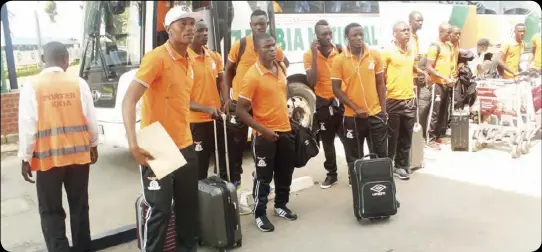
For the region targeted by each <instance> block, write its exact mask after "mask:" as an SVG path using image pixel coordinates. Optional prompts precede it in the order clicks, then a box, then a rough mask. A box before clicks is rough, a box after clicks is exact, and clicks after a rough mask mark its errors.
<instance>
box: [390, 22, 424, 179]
mask: <svg viewBox="0 0 542 252" xmlns="http://www.w3.org/2000/svg"><path fill="white" fill-rule="evenodd" d="M393 35H394V37H395V40H394V44H393V45H391V46H390V48H388V49H387V50H384V51H383V52H382V62H383V65H384V74H385V75H384V77H385V80H386V87H387V99H386V107H387V109H388V113H389V121H388V157H389V158H391V159H393V160H394V161H395V162H394V163H395V170H394V175H395V176H396V177H398V178H399V179H403V180H406V179H409V175H408V174H409V172H408V171H409V169H410V164H409V161H410V160H409V152H410V146H411V143H412V129H413V128H414V122H415V116H416V100H415V94H414V81H413V80H414V78H413V76H412V75H414V74H413V73H412V70H413V69H414V70H417V69H418V68H417V67H415V65H414V56H415V55H414V50H413V49H412V48H411V45H412V44H411V43H409V40H410V29H409V26H408V24H406V23H405V22H398V23H396V24H395V25H394V26H393Z"/></svg>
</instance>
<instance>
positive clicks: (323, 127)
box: [320, 122, 326, 131]
mask: <svg viewBox="0 0 542 252" xmlns="http://www.w3.org/2000/svg"><path fill="white" fill-rule="evenodd" d="M320 130H322V131H324V130H326V123H323V122H321V123H320Z"/></svg>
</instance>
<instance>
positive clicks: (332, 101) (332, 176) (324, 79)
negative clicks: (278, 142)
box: [303, 20, 344, 189]
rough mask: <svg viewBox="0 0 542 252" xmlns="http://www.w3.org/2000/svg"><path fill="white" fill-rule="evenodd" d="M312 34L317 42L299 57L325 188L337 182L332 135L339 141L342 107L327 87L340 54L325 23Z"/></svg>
mask: <svg viewBox="0 0 542 252" xmlns="http://www.w3.org/2000/svg"><path fill="white" fill-rule="evenodd" d="M314 31H315V32H316V38H317V39H315V40H314V41H313V42H312V46H311V49H310V50H309V51H307V52H305V54H304V55H303V64H304V65H305V71H307V79H308V81H309V85H310V86H311V87H312V88H313V89H314V93H315V94H316V113H315V114H314V125H313V126H314V127H313V128H315V129H316V128H318V135H319V138H320V140H321V141H322V145H323V147H324V154H325V157H326V161H325V162H324V168H325V169H326V170H327V176H326V179H325V180H324V182H322V184H321V185H320V187H321V188H323V189H327V188H330V187H331V186H332V185H333V184H335V183H337V181H338V180H337V160H336V159H337V157H336V155H335V135H338V136H339V138H340V139H341V141H343V136H344V133H343V130H342V118H343V114H344V105H343V104H342V103H339V101H338V100H337V99H336V98H335V95H333V88H332V87H331V64H332V63H333V59H334V58H335V57H336V56H337V55H339V54H340V53H341V51H339V50H340V49H339V48H337V47H336V46H335V45H334V44H333V43H331V37H332V36H333V34H332V31H331V28H329V24H328V23H327V21H325V20H320V21H318V22H317V23H316V25H315V27H314Z"/></svg>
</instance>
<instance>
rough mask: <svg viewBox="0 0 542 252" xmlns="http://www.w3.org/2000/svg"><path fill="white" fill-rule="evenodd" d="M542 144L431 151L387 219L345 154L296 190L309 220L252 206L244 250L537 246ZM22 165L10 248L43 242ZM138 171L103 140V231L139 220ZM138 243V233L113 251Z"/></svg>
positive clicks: (96, 222)
mask: <svg viewBox="0 0 542 252" xmlns="http://www.w3.org/2000/svg"><path fill="white" fill-rule="evenodd" d="M336 146H337V149H338V150H337V153H338V155H341V153H344V152H343V151H342V150H340V149H341V147H342V146H341V145H340V143H339V142H338V141H337V143H336ZM540 152H541V148H540V143H539V142H536V143H535V145H534V147H533V148H532V149H531V152H530V153H529V154H527V155H523V156H521V157H520V158H519V159H511V157H510V155H509V154H508V153H507V152H503V151H499V150H494V149H485V150H482V151H479V152H477V153H468V152H451V151H449V150H446V149H444V150H442V151H440V152H433V151H429V150H427V151H426V168H424V169H422V170H419V171H418V172H416V173H415V174H414V175H413V176H412V178H411V179H410V181H398V182H397V186H398V198H399V200H400V201H401V208H400V209H399V213H398V214H397V215H396V216H394V217H392V218H391V219H390V220H389V221H386V222H382V223H368V222H365V221H363V222H362V223H357V222H356V220H355V218H354V216H353V210H352V194H351V189H350V187H348V183H347V180H346V179H347V178H346V176H345V175H346V164H345V161H344V157H339V158H338V159H339V167H340V171H339V173H340V177H339V179H340V182H339V184H338V185H336V186H334V187H332V188H331V189H328V190H322V189H320V188H319V187H317V186H315V187H313V188H310V189H307V190H304V191H302V192H299V193H296V194H294V195H293V196H292V198H291V204H290V207H291V208H292V209H293V210H295V211H296V212H298V213H299V215H300V218H299V220H297V221H295V222H287V221H284V220H278V219H276V218H275V217H271V221H273V223H274V224H275V226H276V230H275V232H273V233H262V232H260V231H258V230H257V228H256V227H255V226H254V224H253V219H252V216H251V215H248V216H243V217H242V229H243V247H242V248H240V249H236V250H235V251H261V252H265V251H296V252H297V251H299V250H300V249H303V250H304V251H371V252H373V251H382V252H384V251H405V252H408V251H413V252H420V251H436V250H437V249H438V250H443V251H477V252H478V251H503V252H505V251H506V252H508V251H534V250H535V249H536V248H538V246H540V241H541V235H542V232H541V228H540V223H541V199H540V194H541V193H540V189H541V183H540V181H541V173H540V170H541V168H540V167H541V164H542V161H541V156H540ZM245 158H246V162H245V165H244V170H245V173H244V178H243V181H246V182H245V185H244V186H245V187H250V186H251V185H250V183H248V182H249V181H250V174H251V171H252V161H251V160H250V157H249V155H248V153H247V156H246V157H245ZM322 162H323V153H321V154H319V155H318V156H317V157H316V158H314V159H313V160H311V161H310V162H309V164H308V166H307V167H305V168H302V169H297V170H296V172H295V177H300V176H306V175H309V176H312V177H313V178H314V180H315V181H321V180H322V179H323V177H324V176H325V172H324V171H323V167H322ZM19 169H20V162H19V161H18V160H17V159H16V158H14V157H9V156H8V157H3V158H2V170H1V183H2V195H1V196H2V204H1V209H2V219H1V226H2V229H1V231H2V232H1V234H2V235H1V241H2V245H3V246H4V248H6V249H7V250H8V251H23V252H24V251H43V238H42V236H41V229H40V226H39V216H38V213H37V211H36V209H37V206H36V202H37V201H36V193H35V187H34V186H33V185H30V184H28V183H26V182H24V181H23V180H22V178H21V176H20V172H19V171H20V170H19ZM138 173H139V171H138V169H137V166H136V165H135V163H134V162H133V161H132V160H131V158H130V156H129V153H127V152H126V151H124V150H120V149H114V148H110V147H106V146H100V161H99V163H98V164H97V165H95V166H94V167H93V168H92V172H91V185H90V207H91V209H90V214H91V216H90V217H91V229H92V234H93V236H96V235H99V234H101V233H103V232H105V231H106V230H108V229H112V228H118V227H120V226H123V225H128V224H133V223H134V218H135V217H134V200H135V198H136V196H137V195H138V194H139V193H140V191H141V188H140V183H139V180H138ZM270 206H271V208H272V204H270ZM65 209H66V210H68V209H67V204H65ZM270 210H271V209H270ZM270 216H271V215H270ZM67 229H68V232H69V226H67ZM68 236H69V235H68ZM136 250H137V246H136V244H135V242H130V243H126V244H123V245H120V246H117V247H113V248H110V249H107V250H105V251H115V252H116V251H118V252H121V251H136ZM203 251H211V250H208V249H204V250H203Z"/></svg>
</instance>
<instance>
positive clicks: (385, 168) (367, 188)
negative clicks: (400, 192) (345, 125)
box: [350, 120, 398, 221]
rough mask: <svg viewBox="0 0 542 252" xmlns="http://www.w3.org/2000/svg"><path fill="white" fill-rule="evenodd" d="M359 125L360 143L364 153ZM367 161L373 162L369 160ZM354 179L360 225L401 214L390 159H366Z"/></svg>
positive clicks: (359, 163) (353, 173) (353, 170)
mask: <svg viewBox="0 0 542 252" xmlns="http://www.w3.org/2000/svg"><path fill="white" fill-rule="evenodd" d="M355 121H356V120H354V128H355V131H356V134H355V135H356V141H357V144H358V150H359V151H360V152H361V146H360V144H359V136H358V133H357V132H358V130H357V125H356V122H355ZM369 135H370V133H369ZM360 156H361V155H360ZM366 157H372V158H370V159H365V158H366ZM350 176H351V181H352V195H353V200H354V215H355V216H356V219H357V220H358V221H360V220H361V219H369V220H380V219H388V218H389V217H390V216H392V215H395V214H396V213H397V208H398V204H397V200H396V199H395V181H394V180H393V164H392V160H391V159H390V158H387V157H386V158H378V157H377V155H376V154H374V153H371V154H369V155H366V156H364V157H362V158H361V159H358V160H356V161H355V162H354V165H353V167H352V168H351V171H350Z"/></svg>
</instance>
